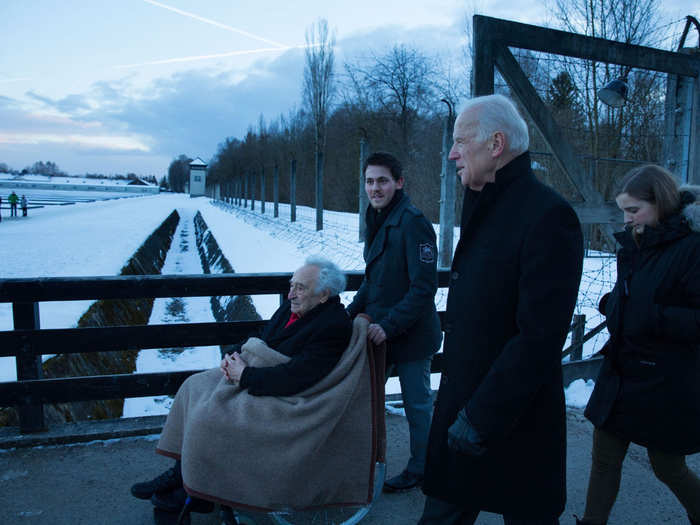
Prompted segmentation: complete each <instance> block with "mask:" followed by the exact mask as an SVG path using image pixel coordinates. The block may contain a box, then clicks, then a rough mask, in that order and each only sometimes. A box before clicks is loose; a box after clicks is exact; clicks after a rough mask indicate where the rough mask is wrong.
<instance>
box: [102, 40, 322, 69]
mask: <svg viewBox="0 0 700 525" xmlns="http://www.w3.org/2000/svg"><path fill="white" fill-rule="evenodd" d="M319 45H320V44H314V45H301V46H284V47H263V48H260V49H245V50H242V51H229V52H228V53H216V54H214V55H198V56H191V57H177V58H164V59H162V60H152V61H150V62H140V63H138V64H123V65H120V66H112V67H113V68H114V69H129V68H134V67H143V66H156V65H162V64H175V63H178V62H195V61H197V60H209V59H212V58H225V57H233V56H241V55H254V54H257V53H279V52H280V51H287V50H289V49H305V48H307V47H318V46H319Z"/></svg>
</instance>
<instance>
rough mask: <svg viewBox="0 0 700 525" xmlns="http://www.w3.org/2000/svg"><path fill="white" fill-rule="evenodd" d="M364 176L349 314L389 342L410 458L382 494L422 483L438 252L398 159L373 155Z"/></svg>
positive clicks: (435, 344) (436, 324) (435, 334)
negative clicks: (359, 276)
mask: <svg viewBox="0 0 700 525" xmlns="http://www.w3.org/2000/svg"><path fill="white" fill-rule="evenodd" d="M363 173H364V177H365V191H366V192H367V196H368V197H369V206H368V207H367V210H363V211H365V213H366V217H367V235H366V238H365V248H364V258H365V263H366V268H365V278H364V280H363V281H362V285H361V286H360V289H359V290H358V292H357V294H355V298H354V300H353V302H352V303H351V304H350V305H349V306H348V312H349V313H350V316H351V317H355V316H356V315H357V314H361V313H365V314H367V315H369V316H370V317H371V318H372V319H373V323H372V324H370V325H369V329H368V337H369V338H370V339H371V340H372V342H373V343H375V344H381V343H383V342H385V341H386V344H387V374H389V373H390V371H391V369H392V368H393V369H395V370H396V373H397V374H398V376H399V383H400V384H401V397H402V398H403V405H404V409H405V411H406V419H407V421H408V429H409V437H410V451H411V452H410V454H411V455H410V458H409V460H408V464H407V465H406V467H405V468H404V470H403V471H402V472H401V473H400V474H398V475H397V476H395V477H393V478H391V479H388V480H386V481H385V482H384V491H385V492H397V491H404V490H408V489H411V488H414V487H417V486H420V485H422V483H423V471H424V469H425V454H426V450H427V447H428V434H429V432H430V418H431V416H432V409H433V398H432V394H431V391H430V364H431V361H432V357H433V354H434V353H435V352H437V351H438V349H439V348H440V341H441V339H442V333H441V331H440V319H439V318H438V315H437V311H436V309H435V292H436V291H437V249H436V246H435V231H434V230H433V226H432V224H430V222H429V221H428V220H427V219H426V218H425V216H424V215H423V213H422V212H421V211H420V210H419V209H417V208H416V207H415V206H413V205H412V204H411V201H410V199H409V198H408V197H407V196H406V195H405V194H404V192H403V185H404V178H403V174H402V168H401V163H400V162H399V161H398V159H396V157H394V156H393V155H390V154H389V153H381V152H380V153H374V154H372V155H370V156H369V157H368V158H367V160H366V161H365V164H364V171H363Z"/></svg>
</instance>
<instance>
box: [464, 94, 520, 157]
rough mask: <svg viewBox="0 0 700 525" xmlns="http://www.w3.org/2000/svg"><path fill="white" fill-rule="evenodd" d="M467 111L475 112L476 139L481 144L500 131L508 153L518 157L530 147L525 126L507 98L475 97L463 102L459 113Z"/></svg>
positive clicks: (501, 96)
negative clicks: (477, 125)
mask: <svg viewBox="0 0 700 525" xmlns="http://www.w3.org/2000/svg"><path fill="white" fill-rule="evenodd" d="M468 109H472V110H476V112H477V117H476V118H477V120H478V122H479V127H478V128H477V131H476V139H477V140H478V141H480V142H483V141H484V140H486V139H487V138H488V137H490V136H491V135H492V134H493V133H495V132H497V131H501V132H503V133H504V134H505V136H506V140H507V144H508V150H509V152H510V153H513V154H514V155H520V154H521V153H523V152H525V151H527V149H528V148H529V147H530V135H529V134H528V132H527V124H526V123H525V120H524V119H523V117H521V116H520V113H518V110H517V109H515V104H513V102H512V101H511V100H510V99H509V98H508V97H504V96H503V95H486V96H483V97H475V98H472V99H470V100H468V101H467V102H465V104H464V106H463V107H462V109H461V112H462V113H464V112H465V111H466V110H468Z"/></svg>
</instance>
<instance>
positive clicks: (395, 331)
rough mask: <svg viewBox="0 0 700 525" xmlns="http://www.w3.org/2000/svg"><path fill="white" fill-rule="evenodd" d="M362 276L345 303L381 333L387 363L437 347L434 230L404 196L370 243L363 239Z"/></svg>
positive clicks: (415, 357)
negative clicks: (368, 318) (356, 287)
mask: <svg viewBox="0 0 700 525" xmlns="http://www.w3.org/2000/svg"><path fill="white" fill-rule="evenodd" d="M364 258H365V263H366V267H365V278H364V281H362V285H361V286H360V289H359V290H358V291H357V294H355V298H354V299H353V302H352V303H351V304H350V306H348V312H349V313H350V315H351V316H352V317H354V316H356V315H357V314H359V313H366V314H367V315H369V316H370V317H371V318H372V322H374V323H378V324H379V325H381V327H382V328H383V329H384V332H386V336H387V363H388V364H391V363H405V362H408V361H416V360H418V359H425V358H427V357H429V356H431V355H433V354H434V353H435V352H437V350H438V348H440V341H441V339H442V332H441V331H440V319H439V318H438V315H437V311H436V309H435V292H436V291H437V249H436V247H435V230H433V226H432V225H431V224H430V223H429V222H428V220H427V219H426V218H425V217H424V216H423V214H422V213H421V211H420V210H418V209H417V208H416V207H414V206H413V205H411V201H410V200H409V198H408V197H406V196H405V195H404V196H403V198H402V199H401V200H400V201H399V202H398V203H397V204H396V205H395V206H394V207H393V208H392V209H391V211H390V212H389V216H388V217H387V218H386V220H385V221H384V223H383V224H382V226H381V227H380V228H379V230H378V231H377V234H376V235H375V237H374V240H373V241H372V244H371V245H369V246H368V245H367V243H365V250H364Z"/></svg>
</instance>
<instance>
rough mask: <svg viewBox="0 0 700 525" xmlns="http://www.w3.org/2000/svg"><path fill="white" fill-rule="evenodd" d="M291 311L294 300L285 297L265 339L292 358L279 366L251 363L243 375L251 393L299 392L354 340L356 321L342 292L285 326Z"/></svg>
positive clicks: (315, 380)
mask: <svg viewBox="0 0 700 525" xmlns="http://www.w3.org/2000/svg"><path fill="white" fill-rule="evenodd" d="M290 315H291V306H290V303H289V301H285V303H284V304H283V305H282V306H280V308H279V309H278V310H277V311H276V312H275V314H274V315H273V316H272V319H270V321H269V322H268V323H267V325H266V326H265V330H264V331H263V334H262V336H261V339H262V340H263V341H265V342H266V343H267V345H268V346H269V347H270V348H274V349H275V350H277V351H278V352H280V353H282V354H284V355H287V356H289V357H291V358H292V359H291V360H290V361H289V362H287V363H285V364H282V365H277V366H270V367H264V368H256V367H252V366H247V367H246V368H245V369H244V370H243V374H242V375H241V388H247V389H248V393H249V394H251V395H254V396H291V395H294V394H298V393H299V392H301V391H302V390H305V389H306V388H308V387H310V386H311V385H313V384H315V383H317V382H318V381H319V380H320V379H321V378H322V377H325V376H326V375H327V374H328V373H329V372H330V371H331V370H332V369H333V367H334V366H335V365H336V364H337V363H338V360H339V359H340V356H341V355H342V354H343V352H344V351H345V349H346V348H347V346H348V344H349V343H350V337H351V336H352V322H351V321H350V317H349V316H348V314H347V312H346V311H345V308H344V307H343V305H342V304H341V303H340V299H339V298H338V296H336V297H332V298H330V299H329V300H328V301H326V302H325V303H321V304H319V305H318V306H317V307H316V308H314V309H313V310H311V311H309V312H308V313H307V314H306V315H304V316H303V317H301V318H300V319H299V320H297V321H296V322H294V323H292V324H291V325H289V327H287V328H285V327H284V326H285V324H287V321H289V316H290Z"/></svg>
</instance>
